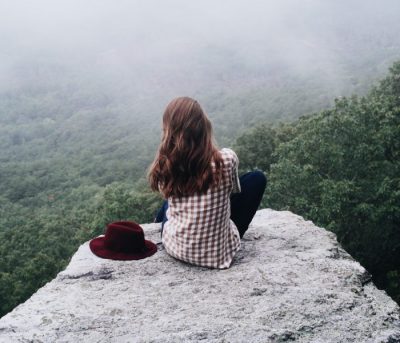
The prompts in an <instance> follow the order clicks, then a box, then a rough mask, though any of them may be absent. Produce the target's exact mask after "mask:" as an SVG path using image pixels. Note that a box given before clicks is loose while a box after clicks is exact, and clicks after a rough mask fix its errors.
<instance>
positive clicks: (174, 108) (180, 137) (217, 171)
mask: <svg viewBox="0 0 400 343" xmlns="http://www.w3.org/2000/svg"><path fill="white" fill-rule="evenodd" d="M212 162H214V168H213V166H212ZM222 167H223V161H222V157H221V155H220V153H219V151H218V149H217V147H216V144H215V142H214V138H213V133H212V126H211V122H210V120H209V119H208V117H207V115H206V114H205V113H204V111H203V110H202V108H201V107H200V104H199V103H198V102H197V101H196V100H194V99H192V98H189V97H179V98H176V99H173V100H172V101H171V102H170V103H169V104H168V106H167V108H166V109H165V112H164V116H163V137H162V140H161V144H160V146H159V148H158V152H157V154H156V157H155V159H154V161H153V163H152V165H151V166H150V168H149V172H148V179H149V183H150V187H151V188H152V189H153V190H154V191H160V192H161V193H162V194H163V195H164V197H166V198H168V197H170V196H176V197H182V196H189V195H193V194H195V193H199V194H202V193H205V192H206V191H207V190H208V189H209V188H210V187H212V186H214V185H218V184H219V183H220V181H221V178H222V171H223V170H222Z"/></svg>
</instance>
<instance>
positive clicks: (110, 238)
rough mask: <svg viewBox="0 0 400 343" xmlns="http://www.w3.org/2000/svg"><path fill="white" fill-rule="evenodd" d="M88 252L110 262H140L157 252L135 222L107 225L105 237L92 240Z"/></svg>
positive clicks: (155, 247) (155, 246)
mask: <svg viewBox="0 0 400 343" xmlns="http://www.w3.org/2000/svg"><path fill="white" fill-rule="evenodd" d="M89 246H90V250H92V252H93V253H94V254H95V255H97V256H99V257H102V258H108V259H111V260H140V259H142V258H146V257H149V256H151V255H153V254H154V253H155V252H156V251H157V245H155V244H154V243H153V242H151V241H147V240H145V239H144V232H143V229H142V228H141V226H140V225H139V224H137V223H135V222H128V221H123V222H114V223H111V224H108V225H107V230H106V234H105V236H102V237H97V238H94V239H92V240H91V241H90V243H89Z"/></svg>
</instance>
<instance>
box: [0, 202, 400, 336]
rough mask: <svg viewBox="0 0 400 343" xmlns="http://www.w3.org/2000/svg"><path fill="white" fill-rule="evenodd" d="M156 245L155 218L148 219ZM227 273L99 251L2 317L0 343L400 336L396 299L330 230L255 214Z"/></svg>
mask: <svg viewBox="0 0 400 343" xmlns="http://www.w3.org/2000/svg"><path fill="white" fill-rule="evenodd" d="M143 227H144V229H145V232H146V238H148V239H151V240H153V241H155V242H159V241H160V239H159V224H146V225H143ZM242 243H243V244H242V248H241V250H240V252H239V253H238V254H237V256H236V258H235V260H234V263H233V265H232V266H231V268H230V269H227V270H212V269H206V268H200V267H195V266H191V265H188V264H185V263H182V262H179V261H177V260H175V259H173V258H172V257H170V256H168V255H167V254H166V252H165V251H164V250H163V249H162V246H161V245H159V248H160V250H159V251H158V252H157V253H156V254H155V255H153V256H152V257H150V258H147V259H144V260H140V261H127V262H121V261H111V260H104V259H100V258H98V257H96V256H95V255H93V254H92V253H91V251H90V249H89V246H88V243H85V244H83V245H82V246H81V247H80V248H79V250H78V251H77V252H76V254H75V255H74V256H73V258H72V260H71V263H70V264H69V266H68V267H67V269H66V270H65V271H63V272H61V273H59V274H58V276H57V277H56V278H55V279H54V280H53V281H51V282H49V283H48V284H46V285H45V286H44V287H43V288H41V289H40V290H39V291H38V292H37V293H36V294H34V295H33V296H32V297H31V298H30V299H29V300H28V301H26V302H25V303H24V304H21V305H20V306H18V307H17V308H16V309H14V310H13V311H12V312H10V313H9V314H7V315H6V316H4V317H3V318H2V319H0V342H162V343H165V342H198V341H203V342H286V341H295V342H321V343H322V342H323V343H327V342H392V343H393V342H400V320H399V314H400V310H399V307H398V305H397V304H396V303H395V302H394V301H393V300H391V298H390V297H388V296H387V295H386V293H385V292H384V291H381V290H378V289H377V288H376V287H375V286H374V284H373V283H372V282H371V277H370V275H369V274H368V273H367V272H366V270H365V269H364V268H363V267H361V266H360V264H359V263H358V262H356V261H354V260H353V259H352V258H351V256H350V255H349V254H347V253H346V252H345V251H344V250H343V249H342V248H341V247H340V245H339V244H338V243H337V241H336V237H335V235H334V234H333V233H331V232H329V231H327V230H325V229H323V228H319V227H316V226H315V225H314V224H313V223H312V222H310V221H305V220H304V219H303V218H302V217H299V216H297V215H294V214H293V213H291V212H287V211H273V210H269V209H265V210H261V211H258V212H257V215H256V217H255V218H254V220H253V223H252V225H251V228H250V229H249V231H248V232H247V233H246V235H245V237H244V240H243V242H242Z"/></svg>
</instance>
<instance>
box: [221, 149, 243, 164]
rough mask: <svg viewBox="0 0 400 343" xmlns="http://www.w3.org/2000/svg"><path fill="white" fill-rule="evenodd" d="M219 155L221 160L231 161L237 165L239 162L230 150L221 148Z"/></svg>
mask: <svg viewBox="0 0 400 343" xmlns="http://www.w3.org/2000/svg"><path fill="white" fill-rule="evenodd" d="M220 153H221V155H222V158H223V159H228V160H231V161H232V162H234V163H238V161H239V159H238V157H237V155H236V153H235V152H234V151H233V150H232V149H231V148H222V149H221V150H220Z"/></svg>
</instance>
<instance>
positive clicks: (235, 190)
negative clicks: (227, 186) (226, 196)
mask: <svg viewBox="0 0 400 343" xmlns="http://www.w3.org/2000/svg"><path fill="white" fill-rule="evenodd" d="M231 151H232V155H233V163H232V178H233V180H232V181H233V189H232V193H240V192H241V189H240V180H239V170H238V169H239V158H238V157H237V155H236V153H235V152H234V151H233V150H231Z"/></svg>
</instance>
